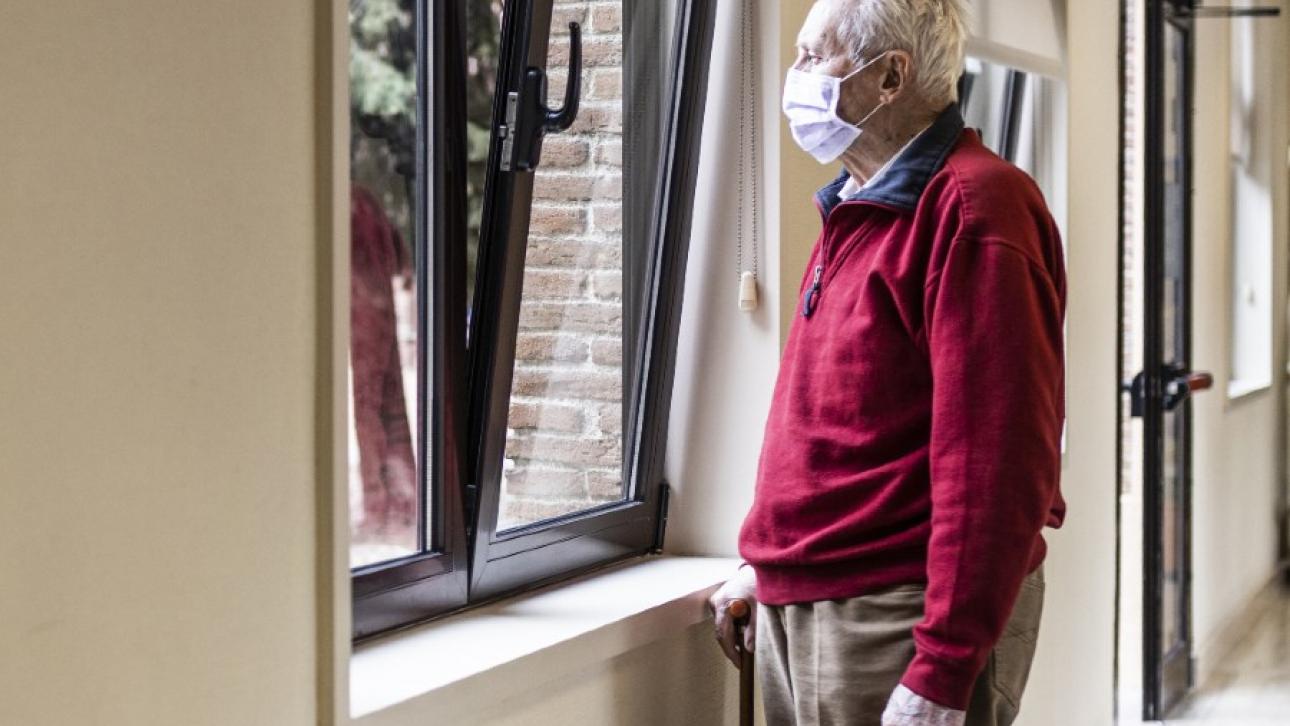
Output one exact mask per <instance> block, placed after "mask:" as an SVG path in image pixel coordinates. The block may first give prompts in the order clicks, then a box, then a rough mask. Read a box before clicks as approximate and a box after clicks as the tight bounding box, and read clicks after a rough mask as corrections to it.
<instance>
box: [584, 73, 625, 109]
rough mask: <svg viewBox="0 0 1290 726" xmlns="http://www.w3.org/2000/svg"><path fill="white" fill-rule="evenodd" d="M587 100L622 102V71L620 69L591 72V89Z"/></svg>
mask: <svg viewBox="0 0 1290 726" xmlns="http://www.w3.org/2000/svg"><path fill="white" fill-rule="evenodd" d="M587 98H588V99H590V100H592V101H622V98H623V71H622V69H621V68H598V69H596V70H594V71H592V72H591V88H590V89H588V92H587Z"/></svg>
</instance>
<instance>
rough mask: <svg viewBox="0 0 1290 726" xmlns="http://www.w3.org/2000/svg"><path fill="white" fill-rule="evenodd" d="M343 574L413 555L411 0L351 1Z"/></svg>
mask: <svg viewBox="0 0 1290 726" xmlns="http://www.w3.org/2000/svg"><path fill="white" fill-rule="evenodd" d="M349 22H350V119H351V137H350V152H351V158H350V161H351V175H350V181H351V206H350V268H351V269H350V367H349V384H350V385H349V391H350V420H349V442H350V443H349V462H350V470H349V501H350V530H351V547H350V566H351V567H360V566H363V565H368V564H372V563H376V562H381V561H384V560H390V559H395V558H398V557H403V556H406V555H409V554H414V553H416V552H417V551H419V549H420V543H419V541H418V539H419V535H418V516H419V515H420V513H421V506H420V501H419V499H420V494H419V491H420V487H419V486H418V484H417V481H418V480H417V446H418V442H419V441H420V437H419V436H418V435H417V415H416V412H417V389H418V375H417V329H418V325H417V324H418V316H417V310H418V303H417V289H416V284H417V277H416V269H417V265H416V261H417V257H418V255H419V254H420V245H419V240H418V239H417V234H416V219H417V211H418V210H417V207H416V198H417V193H416V189H417V160H416V138H417V103H416V101H417V96H416V73H417V70H416V67H417V64H416V47H417V45H416V23H415V3H414V0H351V2H350V3H349Z"/></svg>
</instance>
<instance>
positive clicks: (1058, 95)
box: [1014, 74, 1066, 232]
mask: <svg viewBox="0 0 1290 726" xmlns="http://www.w3.org/2000/svg"><path fill="white" fill-rule="evenodd" d="M1019 110H1020V119H1019V121H1018V123H1017V146H1016V158H1015V159H1014V162H1015V163H1016V165H1017V166H1019V167H1021V168H1022V169H1024V170H1025V171H1026V172H1027V173H1029V174H1030V176H1031V177H1032V178H1033V179H1034V180H1035V183H1037V184H1038V185H1039V189H1040V190H1041V191H1043V193H1044V200H1045V201H1046V202H1048V209H1049V211H1050V212H1052V215H1053V219H1054V220H1055V221H1056V222H1057V227H1058V228H1059V229H1061V230H1062V231H1063V232H1064V231H1065V230H1066V94H1065V87H1064V86H1063V85H1062V83H1061V82H1060V81H1057V80H1054V79H1052V78H1048V77H1047V76H1040V75H1035V74H1027V76H1026V80H1025V84H1024V93H1023V95H1022V101H1021V105H1020V109H1019Z"/></svg>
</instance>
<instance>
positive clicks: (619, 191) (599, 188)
mask: <svg viewBox="0 0 1290 726" xmlns="http://www.w3.org/2000/svg"><path fill="white" fill-rule="evenodd" d="M592 194H594V195H595V198H596V199H622V198H623V177H622V175H621V174H612V175H605V176H599V177H596V181H595V188H594V189H593V191H592Z"/></svg>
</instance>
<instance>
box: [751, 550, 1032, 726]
mask: <svg viewBox="0 0 1290 726" xmlns="http://www.w3.org/2000/svg"><path fill="white" fill-rule="evenodd" d="M1043 604H1044V574H1043V568H1042V566H1041V567H1040V568H1039V569H1036V570H1035V571H1034V572H1032V573H1031V574H1030V575H1029V576H1027V577H1026V579H1025V581H1024V582H1023V583H1022V586H1021V593H1020V594H1019V595H1018V596H1017V603H1016V605H1015V606H1014V607H1013V611H1012V615H1011V616H1010V617H1009V620H1008V623H1007V626H1006V627H1005V628H1004V632H1003V637H1001V638H1000V640H999V643H998V644H997V645H996V646H995V648H994V650H993V651H992V652H991V653H990V657H989V659H988V660H987V661H986V665H985V669H984V670H983V671H982V673H981V676H980V677H979V678H977V681H976V685H975V686H974V687H973V689H972V702H971V705H970V706H969V707H968V713H967V726H1008V724H1011V723H1012V722H1013V720H1014V719H1016V717H1017V711H1018V709H1019V708H1020V705H1021V693H1022V691H1023V690H1024V689H1025V686H1026V678H1027V676H1029V674H1030V663H1031V660H1032V659H1033V658H1034V655H1035V639H1036V637H1037V636H1038V634H1039V619H1040V615H1041V613H1042V611H1043ZM922 617H923V587H922V586H921V585H910V586H903V587H895V588H891V589H888V590H883V591H881V592H876V593H872V594H869V595H864V596H861V597H856V598H851V599H849V600H825V601H822V602H816V603H808V604H804V605H788V606H785V607H776V606H767V605H762V606H760V608H759V610H758V614H757V623H758V624H757V676H758V680H759V681H760V683H761V688H762V703H763V705H764V707H765V710H766V723H767V726H880V723H881V720H882V711H883V708H885V707H886V705H887V698H888V697H889V696H891V692H892V691H893V690H895V688H896V686H897V685H898V684H899V683H900V678H901V676H902V675H904V673H905V668H906V667H907V666H908V665H909V662H910V661H911V660H913V658H914V639H913V629H914V626H915V625H917V624H918V622H919V621H920V620H922Z"/></svg>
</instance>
